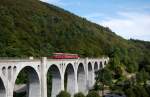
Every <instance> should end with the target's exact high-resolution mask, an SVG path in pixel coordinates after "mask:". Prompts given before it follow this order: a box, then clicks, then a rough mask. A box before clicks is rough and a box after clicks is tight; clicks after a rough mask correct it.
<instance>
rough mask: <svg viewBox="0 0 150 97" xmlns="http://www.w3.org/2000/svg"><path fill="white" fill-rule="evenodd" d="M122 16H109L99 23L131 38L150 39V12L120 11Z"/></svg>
mask: <svg viewBox="0 0 150 97" xmlns="http://www.w3.org/2000/svg"><path fill="white" fill-rule="evenodd" d="M118 15H119V16H120V17H122V18H109V19H106V20H103V21H99V22H98V23H99V24H101V25H104V26H107V27H109V28H111V29H112V30H113V31H114V32H116V33H117V34H119V35H121V36H123V37H125V38H127V39H129V38H134V39H141V40H148V41H150V14H144V13H135V12H119V13H118Z"/></svg>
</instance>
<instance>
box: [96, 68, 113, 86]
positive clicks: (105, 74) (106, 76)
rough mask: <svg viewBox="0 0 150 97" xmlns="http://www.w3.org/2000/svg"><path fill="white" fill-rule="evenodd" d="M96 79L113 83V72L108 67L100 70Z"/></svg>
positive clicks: (100, 81)
mask: <svg viewBox="0 0 150 97" xmlns="http://www.w3.org/2000/svg"><path fill="white" fill-rule="evenodd" d="M96 81H97V82H98V83H102V84H104V85H111V84H112V72H111V71H110V70H109V69H107V68H104V69H102V70H99V71H98V72H97V73H96Z"/></svg>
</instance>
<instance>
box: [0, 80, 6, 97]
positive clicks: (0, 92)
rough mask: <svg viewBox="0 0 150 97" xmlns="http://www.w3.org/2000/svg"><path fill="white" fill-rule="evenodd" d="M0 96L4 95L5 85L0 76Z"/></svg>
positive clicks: (4, 96) (3, 96)
mask: <svg viewBox="0 0 150 97" xmlns="http://www.w3.org/2000/svg"><path fill="white" fill-rule="evenodd" d="M0 97H6V90H5V86H4V83H3V81H2V79H1V78H0Z"/></svg>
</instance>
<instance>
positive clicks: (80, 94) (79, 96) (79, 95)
mask: <svg viewBox="0 0 150 97" xmlns="http://www.w3.org/2000/svg"><path fill="white" fill-rule="evenodd" d="M74 97H85V96H84V94H83V93H81V92H80V93H77V94H75V95H74Z"/></svg>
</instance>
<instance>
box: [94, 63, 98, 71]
mask: <svg viewBox="0 0 150 97" xmlns="http://www.w3.org/2000/svg"><path fill="white" fill-rule="evenodd" d="M97 70H98V64H97V62H95V64H94V71H97Z"/></svg>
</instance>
